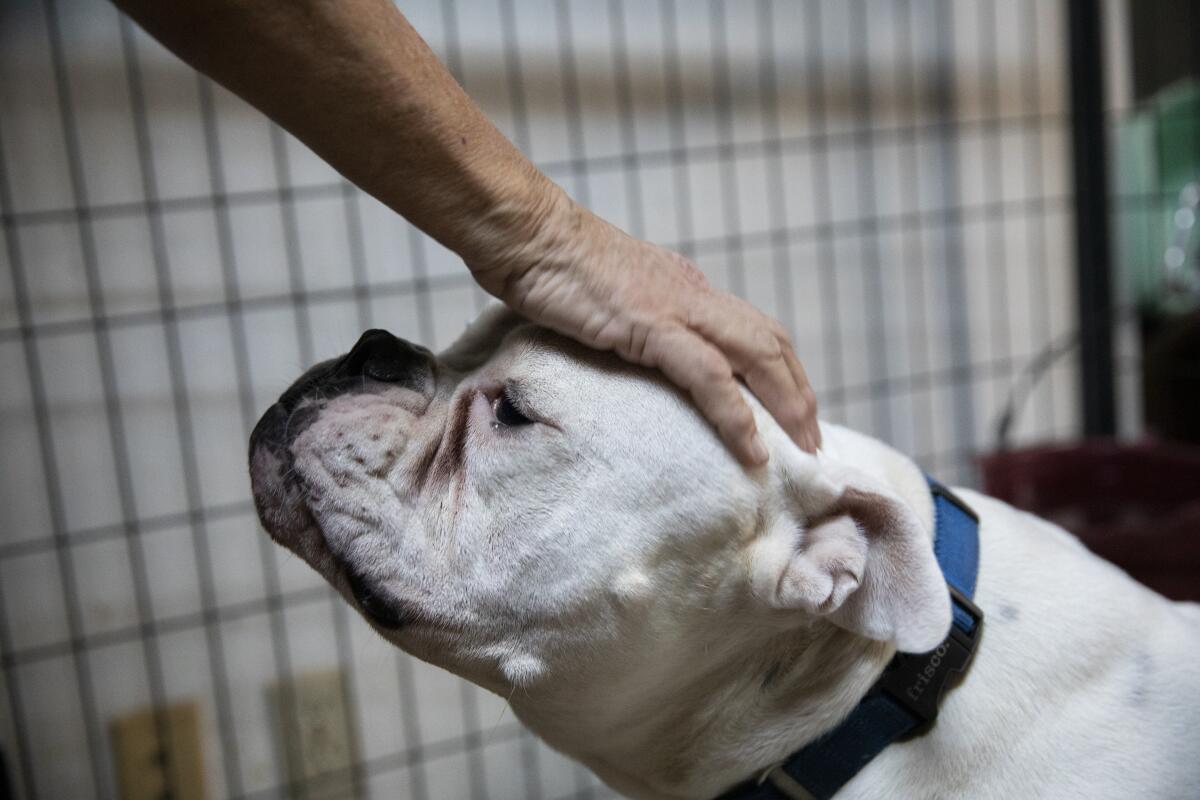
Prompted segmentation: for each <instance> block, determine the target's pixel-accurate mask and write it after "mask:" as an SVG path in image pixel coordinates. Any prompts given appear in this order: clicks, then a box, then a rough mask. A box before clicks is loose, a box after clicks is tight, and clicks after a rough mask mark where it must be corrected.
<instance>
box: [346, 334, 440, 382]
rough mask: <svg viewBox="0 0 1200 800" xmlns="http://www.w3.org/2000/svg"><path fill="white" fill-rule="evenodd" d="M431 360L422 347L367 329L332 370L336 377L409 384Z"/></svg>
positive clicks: (429, 354)
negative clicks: (366, 378) (363, 377)
mask: <svg viewBox="0 0 1200 800" xmlns="http://www.w3.org/2000/svg"><path fill="white" fill-rule="evenodd" d="M431 360H432V354H431V353H430V352H429V351H428V350H426V349H425V348H424V347H420V346H418V345H415V344H412V343H410V342H406V341H404V340H403V339H399V338H397V337H395V336H393V335H392V334H390V333H388V332H387V331H384V330H379V329H378V328H376V329H374V330H369V331H367V332H366V333H364V334H363V335H362V336H361V337H359V339H358V343H357V344H355V345H354V347H353V348H352V349H351V350H350V352H349V353H347V354H346V356H345V357H344V358H343V359H342V360H341V362H340V363H338V365H337V366H336V367H335V370H334V371H335V373H336V377H346V378H357V377H359V376H360V375H365V376H367V377H368V378H373V379H375V380H377V381H382V382H384V383H411V382H412V380H413V378H414V377H415V376H416V374H417V373H423V372H424V371H425V370H426V369H427V368H428V366H429V363H430V361H431Z"/></svg>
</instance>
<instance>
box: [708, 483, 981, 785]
mask: <svg viewBox="0 0 1200 800" xmlns="http://www.w3.org/2000/svg"><path fill="white" fill-rule="evenodd" d="M927 480H928V481H929V490H930V492H931V493H932V494H933V508H934V518H935V521H936V522H935V525H936V530H937V535H936V537H935V538H934V542H933V552H934V555H935V556H936V557H937V562H938V565H939V566H940V567H941V568H942V574H943V575H944V576H945V578H946V584H947V586H948V587H949V589H950V599H951V608H952V611H953V624H952V625H951V626H950V634H949V635H948V636H947V637H946V639H945V641H943V642H942V643H941V644H940V645H938V647H937V648H935V649H933V650H931V651H929V652H928V653H897V654H896V656H895V657H894V658H893V659H892V662H891V664H889V665H888V668H887V669H886V670H885V671H884V673H883V675H882V676H880V678H879V680H878V681H877V682H876V683H875V686H874V687H872V689H871V691H870V692H868V693H867V696H866V697H864V698H863V699H862V701H861V702H860V703H859V704H858V705H857V706H855V708H854V710H853V711H852V712H850V716H849V717H847V718H846V720H845V721H844V722H842V724H841V725H839V726H838V727H836V728H834V729H833V730H832V731H830V732H828V733H826V734H825V735H823V736H822V737H821V738H819V739H817V740H816V741H814V742H812V743H811V744H809V745H808V746H806V747H804V748H803V749H801V750H798V751H796V752H795V753H793V754H792V755H791V756H789V757H788V758H787V759H786V760H785V761H783V762H782V763H780V764H777V765H776V766H774V767H772V768H770V769H768V770H766V771H765V772H764V773H763V774H762V776H761V777H760V778H759V779H758V780H756V781H747V782H745V783H742V784H740V785H738V786H735V787H734V788H733V789H731V790H729V791H728V792H726V793H725V794H723V795H721V796H720V798H719V800H781V799H782V800H827V799H828V798H831V797H833V795H834V794H835V793H836V792H837V791H838V789H840V788H842V787H843V786H845V785H846V783H848V782H849V781H850V779H851V778H853V777H854V776H855V775H857V774H858V773H859V771H860V770H861V769H862V768H863V767H865V766H866V765H867V764H868V763H870V761H871V759H873V758H874V757H875V756H877V755H879V753H880V752H882V751H883V749H884V748H885V747H887V746H888V745H889V744H891V743H892V742H894V741H896V740H897V739H899V738H901V737H903V736H907V735H910V734H913V733H916V732H923V730H924V729H926V728H928V726H929V725H931V724H932V723H933V721H934V720H935V719H937V713H938V703H939V701H940V700H941V696H942V690H943V689H944V688H945V685H946V680H947V679H948V678H949V677H950V675H951V673H955V672H962V671H963V670H965V669H966V668H967V665H968V664H969V663H970V662H971V656H972V655H974V653H975V648H976V645H977V644H978V643H979V634H980V632H981V631H982V630H983V612H982V611H980V610H979V608H978V607H976V605H975V604H974V603H972V602H971V598H972V597H973V596H974V594H975V578H976V577H977V575H978V574H979V517H978V516H977V515H976V514H975V512H974V511H972V510H971V507H970V506H968V505H967V504H966V503H964V502H963V501H962V500H960V499H959V498H958V497H956V496H955V494H954V493H953V492H951V491H950V490H949V489H947V488H946V487H945V486H942V485H941V484H940V483H938V482H937V481H935V480H933V479H932V478H927Z"/></svg>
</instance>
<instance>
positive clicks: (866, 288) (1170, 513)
mask: <svg viewBox="0 0 1200 800" xmlns="http://www.w3.org/2000/svg"><path fill="white" fill-rule="evenodd" d="M401 7H402V9H403V11H404V12H405V14H406V15H407V16H408V17H409V19H410V21H411V22H412V23H413V25H414V26H415V27H416V28H417V30H419V31H420V32H421V34H422V35H423V36H424V37H425V38H426V40H427V41H428V42H429V43H430V45H431V46H432V47H433V48H434V49H435V50H436V51H437V52H438V54H439V55H440V56H441V57H442V58H443V60H444V61H445V62H446V64H447V65H448V66H449V68H450V69H451V71H452V72H453V73H454V74H455V76H456V77H457V78H458V80H459V81H460V82H461V83H462V84H463V85H464V86H465V87H466V89H467V91H468V93H469V94H470V95H471V96H472V97H473V98H474V99H475V100H476V101H477V102H479V104H480V105H482V107H483V108H484V110H485V111H486V112H487V113H488V114H489V116H491V118H492V119H493V120H494V121H495V122H496V123H497V125H498V126H499V127H500V128H501V129H502V130H503V131H504V132H505V133H506V134H507V135H509V136H510V137H511V138H512V139H513V140H514V141H515V142H516V143H517V145H518V146H519V147H520V148H521V149H522V150H523V151H524V152H525V153H526V154H527V155H529V156H530V157H531V158H532V159H533V160H534V161H535V162H536V163H537V164H538V165H539V166H540V167H541V168H542V169H543V170H545V171H546V172H547V173H548V174H549V175H550V176H551V177H552V178H553V179H555V180H556V181H558V182H559V183H561V184H562V185H563V186H564V187H565V188H566V189H567V190H568V191H569V192H571V193H572V194H573V195H574V196H575V197H576V198H577V199H579V200H580V201H581V202H582V203H584V204H585V205H588V206H590V207H591V208H593V209H594V210H596V211H597V212H599V213H600V214H601V215H603V216H605V217H607V218H608V219H609V220H611V221H613V222H614V223H616V224H617V225H620V226H621V227H623V228H625V229H626V230H628V231H629V232H631V233H633V234H634V235H637V236H640V237H644V238H648V239H651V240H653V241H655V242H658V243H661V244H664V245H667V246H669V247H672V248H675V249H678V250H680V251H681V252H683V253H685V254H687V255H689V256H691V257H692V258H693V259H695V260H696V262H697V263H698V264H699V265H700V266H701V267H702V268H703V269H704V271H705V273H706V274H707V275H708V277H709V278H710V279H711V281H712V282H713V283H715V284H716V285H718V286H720V287H723V288H726V289H728V290H730V291H733V292H735V293H737V294H739V295H741V296H743V297H745V298H747V299H748V300H750V301H751V302H752V303H754V304H756V305H757V306H759V307H760V308H762V309H763V310H764V311H766V312H768V313H770V314H772V315H774V316H776V317H778V318H779V319H780V320H781V321H782V322H783V323H784V324H785V325H786V326H787V327H788V328H789V330H790V331H791V333H792V336H793V338H794V340H795V342H796V344H797V349H798V351H799V354H800V356H801V358H802V360H803V361H804V364H805V366H806V367H807V369H808V372H809V375H810V377H811V378H812V380H813V383H814V385H815V387H816V390H817V393H818V397H819V399H820V403H821V411H822V415H823V416H824V418H826V419H828V420H831V421H835V422H840V423H844V424H847V425H850V426H852V427H855V428H857V429H860V430H862V431H865V432H867V433H870V434H873V435H875V436H877V437H880V438H882V439H884V440H886V441H888V442H890V443H892V444H893V445H895V446H896V447H898V448H900V449H901V450H903V451H905V452H907V453H909V454H911V455H912V456H913V457H915V458H916V459H917V461H918V462H919V463H920V464H921V465H922V466H923V467H924V468H925V469H926V470H928V471H929V472H930V473H931V474H933V475H935V476H937V477H938V478H939V479H940V480H942V481H944V482H947V483H952V484H958V485H966V486H983V487H985V488H987V489H989V490H990V491H993V492H995V493H997V494H1000V495H1001V496H1003V497H1006V498H1007V499H1010V500H1013V501H1014V502H1017V503H1019V504H1021V505H1023V506H1024V507H1027V508H1031V509H1033V510H1035V511H1039V512H1041V513H1045V514H1048V515H1050V516H1053V517H1055V518H1056V519H1060V520H1062V521H1064V522H1065V523H1066V524H1068V526H1070V527H1071V528H1072V529H1073V530H1074V531H1075V532H1077V533H1079V534H1080V535H1082V536H1083V537H1084V538H1085V540H1087V541H1089V544H1092V545H1093V546H1094V547H1096V549H1098V550H1100V551H1102V552H1105V554H1106V555H1109V556H1110V557H1113V558H1114V559H1116V560H1118V561H1119V562H1120V563H1124V564H1125V565H1126V566H1127V567H1128V568H1129V569H1131V570H1133V571H1134V572H1135V574H1139V575H1142V576H1144V579H1145V580H1147V581H1148V582H1151V583H1154V582H1155V581H1156V580H1157V581H1159V583H1157V584H1156V585H1158V586H1159V588H1163V589H1164V590H1166V591H1173V592H1175V593H1176V594H1177V595H1180V596H1181V595H1183V594H1186V593H1187V592H1188V591H1192V592H1194V591H1195V588H1194V587H1195V586H1197V585H1200V581H1198V580H1197V576H1198V575H1200V560H1198V559H1196V558H1195V556H1196V553H1195V552H1194V551H1195V550H1196V549H1197V548H1196V545H1195V544H1189V542H1190V541H1191V540H1192V539H1195V537H1194V536H1192V534H1194V533H1196V532H1198V531H1200V510H1198V509H1197V506H1196V499H1197V496H1198V495H1200V490H1198V487H1200V457H1198V456H1197V455H1196V452H1197V451H1196V450H1195V449H1192V446H1189V445H1188V444H1187V442H1188V441H1191V442H1195V441H1197V440H1198V439H1200V431H1198V428H1200V414H1198V413H1197V409H1200V323H1198V322H1197V306H1198V305H1200V302H1198V298H1200V277H1198V276H1200V268H1198V266H1197V240H1198V238H1200V237H1198V236H1197V235H1196V233H1195V232H1194V231H1195V227H1196V226H1195V218H1196V213H1197V205H1198V203H1200V184H1198V181H1200V89H1198V85H1200V84H1198V81H1200V46H1198V45H1197V40H1196V37H1195V32H1196V31H1197V30H1200V7H1198V6H1197V5H1196V4H1195V3H1194V2H1190V1H1189V0H1139V2H1136V3H1135V2H1125V1H1124V0H1102V1H1101V2H1095V1H1092V2H1089V1H1087V0H1063V1H1062V2H1059V1H1056V0H890V1H886V2H885V1H884V0H854V1H853V2H846V1H845V0H805V1H804V2H798V1H796V0H787V1H784V0H779V1H778V2H771V1H769V0H766V1H763V2H711V3H703V2H682V1H680V2H670V1H669V0H662V1H661V2H658V1H654V2H650V1H647V2H634V1H633V0H628V1H627V2H622V0H612V1H611V2H600V1H596V2H551V1H550V0H521V1H520V2H516V0H457V2H435V0H413V1H412V2H407V1H406V2H403V3H401ZM0 216H2V222H3V225H2V227H0V240H2V241H0V375H3V379H2V380H0V414H2V416H0V464H2V469H3V473H2V480H0V510H2V515H3V516H2V518H0V656H2V667H3V668H2V670H0V758H2V769H0V797H5V798H7V797H18V798H75V797H79V798H90V797H106V798H107V797H122V798H143V797H145V798H150V797H154V798H164V797H171V798H203V797H209V798H219V797H236V798H251V797H253V798H275V797H313V798H318V797H320V798H325V797H388V798H401V797H403V798H408V797H411V798H459V797H472V798H547V799H551V798H567V797H603V796H611V793H610V792H608V791H607V790H606V789H603V788H602V787H601V786H600V785H599V784H598V782H597V781H596V780H595V779H594V778H593V777H592V776H590V774H589V773H587V772H586V771H585V770H583V769H582V768H580V767H578V766H575V765H573V764H572V763H570V762H568V761H567V760H565V759H564V758H562V757H561V756H559V755H557V754H555V753H553V752H552V751H550V750H549V749H548V748H546V747H545V746H543V745H541V744H540V743H538V742H537V741H536V740H535V739H533V738H532V737H531V736H530V735H529V734H528V733H526V732H525V731H524V730H523V729H522V728H521V727H520V726H519V725H518V724H517V723H516V722H515V720H514V719H513V717H512V715H511V714H510V713H508V712H507V711H506V710H505V707H504V705H505V704H504V701H503V699H501V698H497V697H494V696H491V695H489V694H488V693H486V692H483V691H482V690H479V689H476V688H474V687H473V686H470V685H468V684H465V683H462V682H459V681H458V680H457V679H455V678H453V677H451V676H450V675H448V674H446V673H443V672H440V671H438V670H436V669H433V668H430V667H428V666H426V665H424V664H422V663H420V662H417V661H415V660H413V659H410V658H408V657H407V656H405V655H403V654H402V653H400V652H398V651H397V650H395V649H394V648H392V647H390V646H389V645H387V644H385V643H384V642H383V641H381V640H379V639H378V638H377V637H376V636H375V635H374V633H372V631H371V630H370V629H369V628H368V627H367V625H366V624H365V623H363V622H362V621H361V620H360V619H359V618H358V617H357V616H356V615H355V614H354V613H353V612H352V611H351V610H350V609H349V608H348V607H347V606H346V605H345V604H344V603H342V602H341V601H340V600H338V599H336V598H335V597H334V595H333V593H332V591H331V590H329V589H327V588H326V586H325V584H324V583H323V582H322V581H321V580H320V579H319V578H318V577H317V575H316V574H315V573H314V572H312V571H310V570H309V569H308V568H307V567H306V566H305V565H304V564H303V563H302V562H300V561H299V560H298V559H297V558H295V557H293V556H291V555H289V554H288V553H287V552H285V551H284V550H282V549H281V548H277V547H275V546H274V545H273V544H271V543H270V541H269V540H268V539H267V537H266V536H265V535H264V534H263V533H262V531H261V530H260V529H259V527H258V524H257V522H256V519H255V515H254V511H253V508H252V504H251V501H250V496H249V482H248V479H247V475H246V467H245V450H246V442H247V439H248V435H249V431H250V428H251V426H252V425H253V423H254V422H255V421H256V419H257V417H258V415H259V414H260V413H261V412H262V411H263V410H264V409H265V408H266V407H267V406H268V405H269V404H270V403H271V402H272V401H273V400H274V399H275V397H276V396H277V395H278V394H279V392H280V391H282V390H283V389H284V388H285V387H286V386H287V385H288V384H289V383H290V381H291V380H293V379H294V378H295V377H296V376H297V375H299V373H300V372H301V370H302V369H304V368H305V367H307V366H309V365H310V364H312V363H313V362H314V361H316V360H318V359H321V358H326V357H329V356H332V355H335V354H337V353H340V352H343V351H345V350H346V349H347V348H348V347H349V346H350V345H351V344H353V342H354V341H355V340H356V338H357V336H358V334H359V333H360V332H361V331H362V330H363V329H365V328H368V327H383V328H387V329H389V330H391V331H392V332H393V333H395V334H397V335H399V336H403V337H405V338H410V339H413V340H415V341H419V342H422V343H425V344H428V345H430V346H432V347H434V348H437V347H442V346H445V345H446V344H447V343H449V342H450V341H451V340H452V339H453V338H454V337H455V336H456V335H457V333H458V332H460V331H461V330H462V329H463V327H464V325H465V324H466V322H467V321H468V320H470V319H471V318H472V317H473V316H474V315H475V313H476V312H477V310H478V309H479V308H480V307H481V305H482V304H483V303H484V302H485V297H484V296H483V295H482V293H481V292H480V291H479V290H478V289H477V288H475V286H474V284H473V283H472V281H471V279H470V277H469V275H468V273H467V272H466V270H465V269H464V268H463V267H462V265H461V263H460V262H459V260H458V259H457V258H456V257H455V256H454V255H453V254H452V253H450V252H448V251H446V250H444V249H443V248H442V247H440V246H439V245H438V244H437V243H435V242H433V241H432V240H430V239H428V238H426V237H424V236H423V235H421V234H420V233H418V232H417V231H415V230H414V229H412V228H411V227H410V226H408V225H407V224H406V223H405V222H404V221H403V220H402V219H400V218H398V217H397V216H395V215H394V214H392V213H391V212H390V211H388V210H387V209H386V208H384V207H382V206H381V205H379V204H378V203H377V202H375V201H374V200H372V199H371V198H370V197H367V196H365V195H363V194H362V193H360V192H359V191H357V190H356V189H354V188H353V187H351V186H349V185H348V184H346V182H345V181H343V180H342V179H341V178H340V177H339V176H338V175H337V174H336V173H334V172H333V171H332V170H330V169H329V168H328V167H327V166H325V165H324V164H323V163H322V162H321V161H319V160H318V159H317V158H316V157H314V156H313V155H312V154H311V153H310V152H309V151H308V150H306V149H305V148H304V147H303V146H302V145H300V144H299V143H298V142H296V141H295V140H293V139H292V138H291V137H290V136H289V135H287V134H286V133H284V132H282V131H281V130H280V129H279V128H277V127H275V126H273V125H272V124H271V123H269V122H268V121H267V120H266V119H265V118H264V117H262V116H261V115H259V114H258V113H257V112H255V111H253V110H252V109H250V108H249V107H247V106H246V105H245V104H243V103H242V102H241V101H239V100H238V99H236V98H235V97H233V96H232V95H230V94H229V93H227V92H226V91H224V90H223V89H221V88H219V87H217V86H214V85H213V84H211V83H210V82H208V81H207V80H205V79H203V78H201V77H199V76H197V75H196V74H195V73H194V72H192V71H191V70H190V69H188V68H187V67H185V66H183V65H182V64H181V63H179V62H178V61H176V60H175V59H174V58H173V57H172V56H171V55H170V54H168V53H167V52H166V51H165V50H163V49H162V48H161V47H160V46H159V45H158V44H157V43H156V42H154V41H153V40H152V39H150V38H149V37H148V36H146V35H145V34H143V33H142V32H141V31H140V30H139V29H137V28H136V27H134V26H133V25H132V24H131V23H130V22H129V21H128V20H126V19H123V18H122V17H121V16H120V15H119V14H118V12H117V11H116V10H115V9H114V8H113V7H112V6H110V5H108V4H107V3H104V2H101V1H100V0H44V1H39V0H9V1H8V2H6V3H3V4H2V5H0ZM1147 531H1151V532H1153V533H1154V534H1155V535H1156V536H1159V537H1160V538H1158V539H1155V538H1153V537H1151V538H1147V537H1146V536H1145V533H1146V532H1147ZM1139 535H1140V536H1141V537H1142V538H1138V536H1139ZM1162 537H1166V538H1165V539H1164V538H1162ZM1171 537H1174V538H1171ZM1189 537H1190V538H1189ZM1164 541H1165V542H1167V543H1166V544H1163V542H1164ZM1106 547H1107V548H1108V549H1107V550H1106V549H1105V548H1106ZM1164 548H1165V549H1164ZM1189 548H1190V549H1189ZM1122 559H1125V561H1123V562H1122ZM1139 559H1140V560H1139ZM1189 559H1190V560H1189ZM1139 571H1140V572H1139ZM154 709H158V710H159V712H160V713H158V714H155V713H154Z"/></svg>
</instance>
